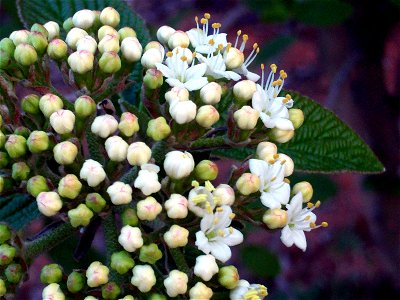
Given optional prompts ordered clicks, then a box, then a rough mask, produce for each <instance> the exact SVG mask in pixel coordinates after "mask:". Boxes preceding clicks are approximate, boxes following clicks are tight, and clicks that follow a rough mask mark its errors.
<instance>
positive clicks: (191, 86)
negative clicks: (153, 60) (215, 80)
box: [167, 77, 208, 91]
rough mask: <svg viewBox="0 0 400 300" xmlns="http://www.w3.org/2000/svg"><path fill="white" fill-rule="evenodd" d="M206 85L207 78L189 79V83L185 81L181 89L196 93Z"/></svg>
mask: <svg viewBox="0 0 400 300" xmlns="http://www.w3.org/2000/svg"><path fill="white" fill-rule="evenodd" d="M167 82H168V79H167ZM207 83H208V80H207V77H200V78H197V79H191V80H189V81H186V82H185V84H184V86H183V87H185V88H186V89H187V90H189V91H196V90H199V89H201V88H202V87H203V86H205V85H206V84H207Z"/></svg>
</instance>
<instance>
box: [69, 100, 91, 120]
mask: <svg viewBox="0 0 400 300" xmlns="http://www.w3.org/2000/svg"><path fill="white" fill-rule="evenodd" d="M74 109H75V114H76V116H77V117H78V118H82V119H85V118H87V117H89V116H91V115H92V114H93V113H94V112H95V111H96V102H94V100H93V99H92V98H91V97H90V96H86V95H84V96H80V97H79V98H78V99H76V100H75V103H74Z"/></svg>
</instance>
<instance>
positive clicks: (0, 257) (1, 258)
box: [0, 244, 17, 266]
mask: <svg viewBox="0 0 400 300" xmlns="http://www.w3.org/2000/svg"><path fill="white" fill-rule="evenodd" d="M16 252H17V250H16V249H15V248H14V247H12V246H10V245H8V244H2V245H0V266H7V265H9V264H10V263H11V262H12V261H13V259H14V257H15V254H16Z"/></svg>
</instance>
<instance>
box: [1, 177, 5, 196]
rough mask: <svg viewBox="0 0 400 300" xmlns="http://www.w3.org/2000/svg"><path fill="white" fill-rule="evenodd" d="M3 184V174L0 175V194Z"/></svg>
mask: <svg viewBox="0 0 400 300" xmlns="http://www.w3.org/2000/svg"><path fill="white" fill-rule="evenodd" d="M4 186H5V182H4V178H3V176H0V195H1V194H2V193H3V191H4V190H5V188H4Z"/></svg>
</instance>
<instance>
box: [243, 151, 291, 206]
mask: <svg viewBox="0 0 400 300" xmlns="http://www.w3.org/2000/svg"><path fill="white" fill-rule="evenodd" d="M249 167H250V172H251V173H252V174H254V175H257V176H258V178H259V179H260V192H261V202H262V204H264V205H265V206H266V207H269V208H280V207H281V205H282V204H287V203H288V202H289V196H290V185H289V184H288V183H286V182H285V180H284V179H285V177H284V171H285V169H284V166H283V164H282V163H281V162H280V161H276V162H274V163H273V164H269V163H267V162H265V161H263V160H260V159H250V161H249Z"/></svg>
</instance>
